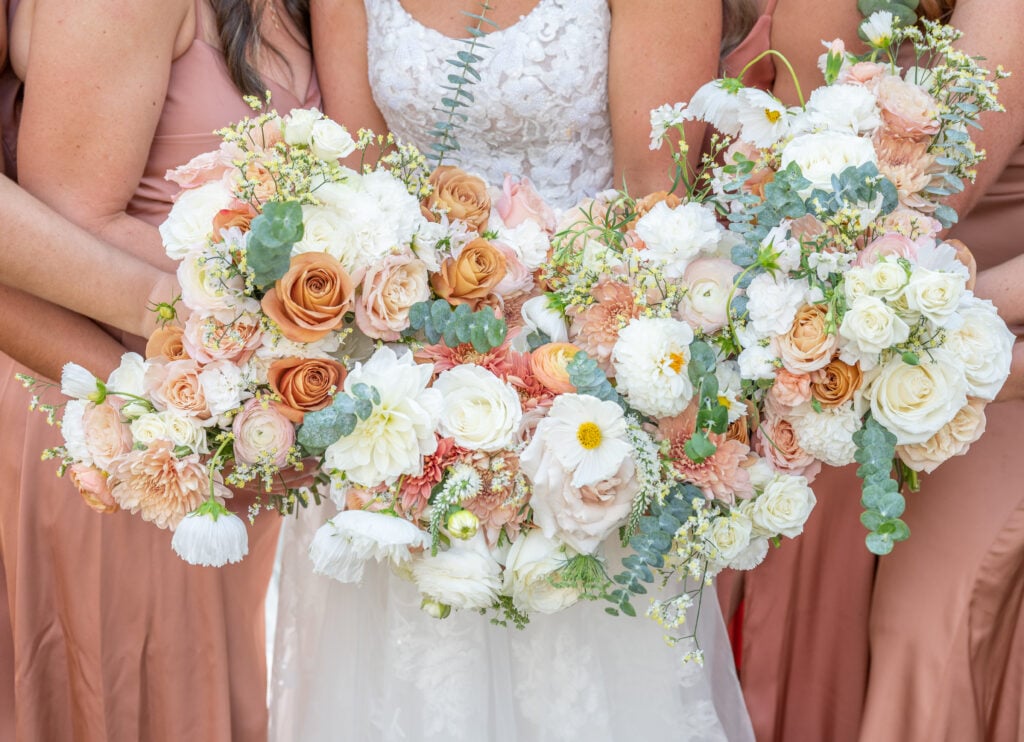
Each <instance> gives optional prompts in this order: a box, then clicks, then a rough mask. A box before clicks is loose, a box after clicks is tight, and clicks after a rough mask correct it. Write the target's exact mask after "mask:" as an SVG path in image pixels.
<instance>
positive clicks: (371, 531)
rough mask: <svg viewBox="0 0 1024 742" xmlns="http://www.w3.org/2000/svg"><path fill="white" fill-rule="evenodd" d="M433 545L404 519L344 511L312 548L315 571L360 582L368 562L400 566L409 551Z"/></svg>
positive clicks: (322, 531) (318, 534) (323, 529)
mask: <svg viewBox="0 0 1024 742" xmlns="http://www.w3.org/2000/svg"><path fill="white" fill-rule="evenodd" d="M429 545H430V538H429V537H428V536H427V534H425V533H424V532H423V531H421V530H420V529H419V528H417V527H416V525H415V524H414V523H410V522H409V521H407V520H405V519H404V518H398V517H395V516H393V515H384V514H383V513H372V512H370V511H367V510H345V511H343V512H340V513H338V514H337V515H335V516H334V517H333V518H331V519H330V520H329V521H327V522H326V523H324V524H323V525H322V526H320V528H319V529H318V530H317V532H316V535H315V536H314V537H313V541H312V543H311V544H310V545H309V558H310V559H311V560H312V561H313V572H315V573H316V574H319V575H326V576H327V577H332V578H334V579H335V580H338V581H339V582H359V580H361V579H362V577H363V567H364V565H365V564H366V562H367V560H369V559H375V560H377V562H382V561H385V560H387V561H388V562H390V563H391V564H393V565H396V566H397V565H401V564H403V563H405V562H408V561H409V559H410V558H411V554H410V551H409V550H410V548H421V547H427V546H429Z"/></svg>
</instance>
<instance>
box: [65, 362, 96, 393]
mask: <svg viewBox="0 0 1024 742" xmlns="http://www.w3.org/2000/svg"><path fill="white" fill-rule="evenodd" d="M60 391H61V393H62V394H63V395H64V396H66V397H72V398H74V399H86V400H89V401H92V402H101V401H102V400H103V397H104V396H105V395H106V390H105V389H104V388H103V382H101V381H100V380H99V379H97V378H96V377H95V376H94V375H93V374H92V372H91V371H89V369H87V368H85V367H83V366H79V365H78V364H77V363H65V364H64V368H62V369H61V372H60Z"/></svg>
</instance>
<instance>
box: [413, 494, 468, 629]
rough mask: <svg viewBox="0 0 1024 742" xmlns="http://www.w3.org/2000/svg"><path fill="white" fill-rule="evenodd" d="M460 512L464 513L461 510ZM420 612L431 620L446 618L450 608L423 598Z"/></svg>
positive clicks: (450, 610) (436, 601) (437, 601)
mask: <svg viewBox="0 0 1024 742" xmlns="http://www.w3.org/2000/svg"><path fill="white" fill-rule="evenodd" d="M462 512H466V511H465V510H463V511H462ZM420 610H422V611H423V612H424V613H426V614H427V615H428V616H430V617H431V618H448V615H449V614H450V613H451V612H452V607H451V606H450V605H446V604H445V603H442V602H440V601H439V600H434V599H432V598H424V599H423V602H422V603H420Z"/></svg>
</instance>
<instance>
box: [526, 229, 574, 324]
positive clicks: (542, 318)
mask: <svg viewBox="0 0 1024 742" xmlns="http://www.w3.org/2000/svg"><path fill="white" fill-rule="evenodd" d="M523 223H524V224H525V223H526V222H523ZM520 311H521V313H522V316H523V331H522V332H521V333H520V335H522V336H524V337H525V336H527V335H529V334H530V333H532V332H542V333H544V334H545V335H547V336H548V338H549V340H550V341H551V342H552V343H567V342H569V329H568V327H566V324H565V317H563V316H562V314H561V313H560V312H559V311H558V310H556V309H553V308H552V307H551V302H550V301H549V300H548V297H546V296H543V295H542V296H534V297H532V298H530V299H527V300H526V301H525V302H523V307H522V309H521V310H520Z"/></svg>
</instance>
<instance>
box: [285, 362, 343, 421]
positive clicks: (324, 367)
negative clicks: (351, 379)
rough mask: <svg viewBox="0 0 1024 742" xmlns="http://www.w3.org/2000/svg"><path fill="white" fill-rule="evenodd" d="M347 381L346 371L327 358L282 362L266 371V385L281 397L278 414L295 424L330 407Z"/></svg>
mask: <svg viewBox="0 0 1024 742" xmlns="http://www.w3.org/2000/svg"><path fill="white" fill-rule="evenodd" d="M344 381H345V367H344V366H342V365H341V364H340V363H338V362H337V361H332V360H329V359H325V358H279V359H278V360H276V361H274V362H273V363H271V364H270V368H269V369H268V370H267V382H268V383H269V384H270V387H271V389H273V390H274V392H275V393H276V394H278V395H279V396H280V397H281V401H280V402H279V403H278V404H277V408H278V411H279V412H280V413H281V414H282V415H284V416H285V417H287V418H288V419H289V420H291V421H292V422H295V423H300V422H302V418H303V417H305V415H306V413H307V412H312V411H313V410H322V409H323V408H324V407H327V406H328V405H330V404H331V400H332V396H331V395H332V392H333V391H335V390H337V389H340V388H341V385H342V383H343V382H344Z"/></svg>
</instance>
